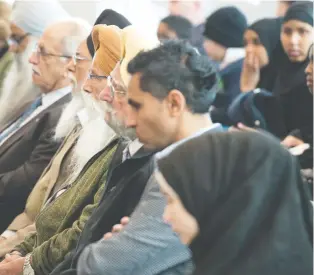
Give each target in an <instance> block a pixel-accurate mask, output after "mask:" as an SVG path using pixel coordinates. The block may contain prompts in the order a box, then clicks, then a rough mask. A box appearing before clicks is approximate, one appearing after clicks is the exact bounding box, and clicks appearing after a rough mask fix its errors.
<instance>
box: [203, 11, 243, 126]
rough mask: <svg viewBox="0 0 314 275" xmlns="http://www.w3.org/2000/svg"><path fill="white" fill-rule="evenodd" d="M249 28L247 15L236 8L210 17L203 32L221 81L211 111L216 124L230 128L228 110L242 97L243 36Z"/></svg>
mask: <svg viewBox="0 0 314 275" xmlns="http://www.w3.org/2000/svg"><path fill="white" fill-rule="evenodd" d="M246 28H247V20H246V17H245V15H244V14H243V13H242V12H241V11H240V10H239V9H237V8H236V7H233V6H230V7H224V8H221V9H218V10H217V11H215V12H214V13H212V14H211V15H210V16H208V17H207V19H206V23H205V30H204V48H205V51H206V53H207V55H208V56H209V57H210V58H211V59H212V60H213V61H214V62H216V63H217V66H218V69H219V75H220V77H221V80H222V91H223V92H220V93H218V94H217V97H216V100H215V102H214V104H213V108H212V110H211V117H212V120H213V121H214V122H219V123H222V124H224V125H229V124H230V122H229V119H228V117H227V108H228V106H229V105H230V103H231V102H232V100H233V99H234V98H235V97H236V96H237V95H239V94H240V75H241V70H242V65H243V57H244V55H245V51H244V48H243V34H244V32H245V30H246Z"/></svg>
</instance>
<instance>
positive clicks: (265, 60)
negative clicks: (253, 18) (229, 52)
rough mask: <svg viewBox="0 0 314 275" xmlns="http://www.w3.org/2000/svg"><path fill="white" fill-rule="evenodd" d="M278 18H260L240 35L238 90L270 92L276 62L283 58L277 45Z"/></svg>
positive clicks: (274, 77) (278, 42)
mask: <svg viewBox="0 0 314 275" xmlns="http://www.w3.org/2000/svg"><path fill="white" fill-rule="evenodd" d="M281 24H282V18H268V19H262V20H259V21H257V22H255V23H253V24H252V25H251V26H249V27H248V28H247V30H246V31H245V33H244V46H245V59H244V62H243V68H242V72H241V82H240V86H241V91H242V92H249V91H252V90H254V89H255V88H261V89H266V90H268V91H272V89H273V87H274V82H275V79H276V75H277V71H278V70H279V63H280V61H281V60H282V59H283V58H286V57H285V54H284V51H283V48H282V45H281V42H280V30H281Z"/></svg>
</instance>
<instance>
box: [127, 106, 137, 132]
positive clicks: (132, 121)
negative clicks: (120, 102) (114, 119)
mask: <svg viewBox="0 0 314 275" xmlns="http://www.w3.org/2000/svg"><path fill="white" fill-rule="evenodd" d="M125 125H126V127H130V128H134V127H135V126H136V115H135V113H134V111H133V110H132V108H131V107H130V106H129V105H128V106H127V107H126V108H125Z"/></svg>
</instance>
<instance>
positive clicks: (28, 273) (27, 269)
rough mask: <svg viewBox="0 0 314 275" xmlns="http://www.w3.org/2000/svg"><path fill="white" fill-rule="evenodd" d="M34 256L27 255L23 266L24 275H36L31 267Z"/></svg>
mask: <svg viewBox="0 0 314 275" xmlns="http://www.w3.org/2000/svg"><path fill="white" fill-rule="evenodd" d="M31 257H32V254H27V255H26V257H25V261H24V266H23V275H35V271H34V269H33V268H32V266H31Z"/></svg>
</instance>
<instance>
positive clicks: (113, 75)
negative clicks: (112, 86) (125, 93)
mask: <svg viewBox="0 0 314 275" xmlns="http://www.w3.org/2000/svg"><path fill="white" fill-rule="evenodd" d="M120 68H121V65H120V62H118V63H117V64H116V66H115V67H114V69H113V70H112V71H111V73H110V76H111V78H112V80H113V81H114V82H115V83H116V84H119V85H122V86H125V85H124V83H123V81H122V77H121V72H120Z"/></svg>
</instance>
